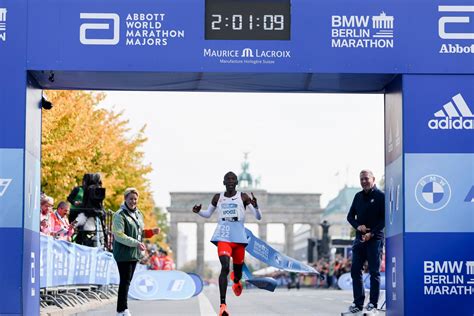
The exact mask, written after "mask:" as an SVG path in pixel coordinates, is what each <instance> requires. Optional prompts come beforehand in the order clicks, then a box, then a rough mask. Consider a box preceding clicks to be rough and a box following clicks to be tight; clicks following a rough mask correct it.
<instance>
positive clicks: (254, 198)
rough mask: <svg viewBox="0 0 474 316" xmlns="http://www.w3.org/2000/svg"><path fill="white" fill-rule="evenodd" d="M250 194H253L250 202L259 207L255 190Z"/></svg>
mask: <svg viewBox="0 0 474 316" xmlns="http://www.w3.org/2000/svg"><path fill="white" fill-rule="evenodd" d="M250 194H251V195H252V198H251V199H250V203H252V205H253V207H255V208H258V205H257V198H256V197H255V195H253V192H250Z"/></svg>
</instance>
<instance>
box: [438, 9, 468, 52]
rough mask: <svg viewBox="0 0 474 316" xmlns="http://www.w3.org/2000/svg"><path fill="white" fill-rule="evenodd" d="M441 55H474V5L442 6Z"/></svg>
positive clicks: (440, 24) (439, 30)
mask: <svg viewBox="0 0 474 316" xmlns="http://www.w3.org/2000/svg"><path fill="white" fill-rule="evenodd" d="M438 12H439V14H440V18H439V20H438V35H439V37H440V38H441V40H442V44H441V48H440V50H439V53H440V54H474V32H472V31H473V29H474V28H473V27H474V22H473V21H472V19H474V5H440V6H438Z"/></svg>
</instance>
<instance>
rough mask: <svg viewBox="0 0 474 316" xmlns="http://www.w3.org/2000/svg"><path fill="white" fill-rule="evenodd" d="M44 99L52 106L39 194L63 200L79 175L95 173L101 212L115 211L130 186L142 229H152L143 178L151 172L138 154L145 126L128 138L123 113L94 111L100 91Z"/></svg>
mask: <svg viewBox="0 0 474 316" xmlns="http://www.w3.org/2000/svg"><path fill="white" fill-rule="evenodd" d="M47 97H48V99H49V100H50V101H51V102H52V103H53V104H54V107H53V108H52V109H51V110H48V111H43V121H42V157H41V168H42V175H41V186H42V190H43V191H44V192H45V193H46V194H47V195H50V196H52V197H54V198H55V199H56V200H57V201H58V200H66V197H67V196H68V194H69V192H70V191H71V189H72V188H73V187H74V186H77V185H80V184H81V181H82V177H83V175H84V173H93V172H98V173H100V174H101V175H102V179H103V186H104V187H105V188H106V191H107V195H106V199H105V201H104V206H105V207H106V208H108V209H112V210H114V211H115V210H117V209H118V208H119V206H120V204H121V203H122V202H123V192H124V190H125V188H127V187H135V188H137V189H138V191H139V192H140V199H139V204H138V206H139V208H140V210H142V211H143V213H144V217H145V225H146V226H148V227H155V226H156V225H157V219H156V215H155V212H154V208H155V204H154V201H153V198H152V192H151V189H150V182H149V180H148V179H147V178H146V175H147V174H149V173H150V172H151V171H152V168H151V166H150V165H145V164H144V163H143V156H144V153H143V152H142V151H141V150H140V147H141V146H142V145H143V143H144V142H146V140H147V138H146V137H145V135H144V131H145V128H146V126H143V127H142V128H141V129H140V130H139V132H138V133H137V134H136V135H134V136H131V137H127V133H128V132H129V128H128V127H127V124H128V121H127V120H124V119H123V118H122V113H115V112H113V111H107V110H105V109H99V108H97V104H98V103H99V102H100V101H102V100H103V99H104V98H105V95H104V94H103V93H93V92H85V91H48V92H47ZM159 238H160V236H158V237H157V239H159ZM161 239H163V237H162V236H161Z"/></svg>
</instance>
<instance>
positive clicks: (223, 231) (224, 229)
mask: <svg viewBox="0 0 474 316" xmlns="http://www.w3.org/2000/svg"><path fill="white" fill-rule="evenodd" d="M219 234H220V236H221V237H222V238H229V236H230V226H227V225H220V227H219Z"/></svg>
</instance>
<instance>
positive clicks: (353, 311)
mask: <svg viewBox="0 0 474 316" xmlns="http://www.w3.org/2000/svg"><path fill="white" fill-rule="evenodd" d="M343 314H344V315H357V316H362V315H363V312H362V310H361V309H360V308H358V307H357V306H356V305H355V304H352V305H351V306H349V311H347V312H346V313H343Z"/></svg>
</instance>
